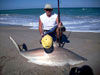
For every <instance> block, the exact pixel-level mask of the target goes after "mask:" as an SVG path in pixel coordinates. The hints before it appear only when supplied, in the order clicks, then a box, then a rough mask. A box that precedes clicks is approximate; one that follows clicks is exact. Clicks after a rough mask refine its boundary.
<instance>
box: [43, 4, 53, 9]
mask: <svg viewBox="0 0 100 75" xmlns="http://www.w3.org/2000/svg"><path fill="white" fill-rule="evenodd" d="M46 9H53V8H52V6H51V5H50V4H46V5H45V7H44V10H46Z"/></svg>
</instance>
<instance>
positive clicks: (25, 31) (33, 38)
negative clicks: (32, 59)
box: [0, 26, 100, 75]
mask: <svg viewBox="0 0 100 75" xmlns="http://www.w3.org/2000/svg"><path fill="white" fill-rule="evenodd" d="M69 33H70V32H65V34H66V35H68V34H69ZM9 36H12V37H13V38H14V39H15V40H16V41H17V43H19V44H22V43H26V45H27V46H28V49H33V48H40V47H41V45H40V43H39V39H40V34H39V32H38V31H37V30H30V29H29V27H22V26H0V75H68V71H69V70H68V67H66V66H63V67H57V66H54V67H53V66H52V67H50V66H43V65H37V64H34V63H29V62H27V60H26V59H25V58H24V57H22V56H21V55H19V54H18V51H17V49H16V47H15V46H14V45H13V43H12V42H11V40H10V39H9ZM69 41H70V43H67V44H65V46H64V48H67V49H69V50H71V51H73V52H75V53H77V54H79V55H80V56H83V57H85V58H86V59H88V60H87V61H86V62H85V63H83V64H80V65H75V66H83V65H89V66H90V67H91V68H92V70H93V72H94V75H99V74H100V71H99V70H100V67H99V66H100V58H99V56H100V33H90V32H89V33H85V32H84V33H83V32H71V34H70V37H69Z"/></svg>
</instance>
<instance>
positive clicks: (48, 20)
mask: <svg viewBox="0 0 100 75" xmlns="http://www.w3.org/2000/svg"><path fill="white" fill-rule="evenodd" d="M56 19H57V14H52V15H51V16H50V17H48V16H47V15H46V13H44V14H42V15H41V16H40V20H41V22H42V24H43V29H44V30H50V29H51V28H52V27H54V26H55V25H57V23H56Z"/></svg>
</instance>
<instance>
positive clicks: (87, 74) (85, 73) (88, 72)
mask: <svg viewBox="0 0 100 75" xmlns="http://www.w3.org/2000/svg"><path fill="white" fill-rule="evenodd" d="M69 75H94V74H93V70H92V68H91V67H90V66H88V65H84V66H82V67H73V68H72V69H71V70H70V73H69Z"/></svg>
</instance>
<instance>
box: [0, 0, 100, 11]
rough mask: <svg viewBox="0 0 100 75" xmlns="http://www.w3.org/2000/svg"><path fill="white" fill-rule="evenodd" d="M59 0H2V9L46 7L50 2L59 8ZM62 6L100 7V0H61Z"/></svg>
mask: <svg viewBox="0 0 100 75" xmlns="http://www.w3.org/2000/svg"><path fill="white" fill-rule="evenodd" d="M57 1H58V0H0V10H6V9H26V8H44V5H45V4H47V3H49V4H51V5H52V7H53V8H57ZM60 7H61V8H62V7H67V8H69V7H100V0H60Z"/></svg>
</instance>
